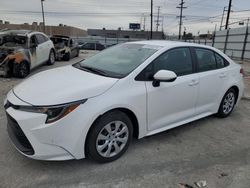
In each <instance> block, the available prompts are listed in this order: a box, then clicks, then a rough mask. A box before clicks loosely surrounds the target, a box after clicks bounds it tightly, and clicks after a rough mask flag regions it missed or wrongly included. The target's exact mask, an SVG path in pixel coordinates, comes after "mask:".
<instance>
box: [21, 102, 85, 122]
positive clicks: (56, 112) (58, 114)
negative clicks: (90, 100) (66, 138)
mask: <svg viewBox="0 0 250 188" xmlns="http://www.w3.org/2000/svg"><path fill="white" fill-rule="evenodd" d="M86 101H87V99H85V100H81V101H77V102H73V103H67V104H62V105H55V106H18V108H17V109H18V110H22V111H26V112H33V113H43V114H47V120H46V123H53V122H55V121H57V120H59V119H61V118H63V117H65V116H66V115H68V114H69V113H70V112H72V111H73V110H75V109H76V108H77V107H78V106H79V105H80V104H83V103H85V102H86Z"/></svg>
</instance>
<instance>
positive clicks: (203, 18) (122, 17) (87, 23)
mask: <svg viewBox="0 0 250 188" xmlns="http://www.w3.org/2000/svg"><path fill="white" fill-rule="evenodd" d="M180 1H181V0H154V1H153V2H154V6H153V7H154V9H153V10H154V21H156V20H157V10H158V7H160V13H159V15H160V16H159V19H160V22H161V25H160V26H159V30H160V31H161V30H162V29H163V30H164V32H165V33H166V34H169V35H172V34H175V35H177V34H178V29H179V28H178V24H179V18H177V16H178V15H179V14H180V10H179V9H177V8H176V7H177V6H178V4H179V3H180ZM228 3H229V0H185V4H184V6H186V7H187V8H185V9H184V10H183V15H184V16H185V17H184V18H183V27H182V29H183V30H184V29H185V30H186V32H187V33H189V32H191V33H193V34H194V35H197V34H198V33H208V32H210V33H211V32H213V31H214V29H215V27H217V30H218V29H219V28H220V22H221V17H222V12H223V8H224V7H225V6H228ZM44 10H45V20H46V25H58V24H60V23H63V24H66V25H70V26H74V27H78V28H81V29H85V30H87V29H90V28H92V29H93V28H97V29H102V28H106V29H117V28H119V27H121V28H122V29H124V30H125V29H128V28H129V23H141V24H142V27H143V25H144V18H145V30H150V0H45V1H44ZM232 10H233V12H232V14H231V19H230V23H234V22H238V21H240V20H244V19H247V18H248V17H250V1H249V0H233V7H232ZM225 16H226V14H225ZM0 19H1V20H4V21H10V22H11V23H32V22H42V14H41V1H40V0H0ZM224 21H225V19H224ZM162 23H163V24H162ZM245 23H246V21H245ZM224 24H225V23H224ZM224 24H223V25H224ZM216 25H217V26H216ZM230 27H239V25H238V24H232V25H230ZM155 29H156V22H154V30H155Z"/></svg>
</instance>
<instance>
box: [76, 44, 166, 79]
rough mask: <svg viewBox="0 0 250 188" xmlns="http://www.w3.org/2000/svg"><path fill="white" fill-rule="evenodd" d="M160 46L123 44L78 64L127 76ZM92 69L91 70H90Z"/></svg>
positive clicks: (119, 75) (107, 72) (82, 66)
mask: <svg viewBox="0 0 250 188" xmlns="http://www.w3.org/2000/svg"><path fill="white" fill-rule="evenodd" d="M160 48H161V47H159V46H152V45H144V44H132V43H130V44H121V45H118V46H114V47H112V48H108V49H106V50H104V51H102V52H100V53H98V54H97V55H95V56H92V57H90V58H89V59H86V60H84V61H82V62H80V63H78V64H77V65H76V67H77V68H85V69H86V68H87V69H88V70H89V71H93V70H95V73H96V72H97V71H98V72H99V73H100V72H102V73H103V74H104V73H105V75H106V76H109V77H117V78H122V77H125V76H127V75H128V74H129V73H130V72H132V71H133V70H134V69H135V68H136V67H138V66H139V65H140V64H142V63H143V62H144V61H145V60H146V59H148V58H149V57H150V56H152V55H153V54H154V53H155V52H156V51H158V49H160ZM90 69H91V70H90Z"/></svg>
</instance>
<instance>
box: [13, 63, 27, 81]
mask: <svg viewBox="0 0 250 188" xmlns="http://www.w3.org/2000/svg"><path fill="white" fill-rule="evenodd" d="M29 73H30V66H29V63H28V62H27V61H22V62H20V63H14V65H13V75H14V76H15V77H17V78H25V77H26V76H28V75H29Z"/></svg>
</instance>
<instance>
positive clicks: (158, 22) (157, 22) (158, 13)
mask: <svg viewBox="0 0 250 188" xmlns="http://www.w3.org/2000/svg"><path fill="white" fill-rule="evenodd" d="M160 9H161V7H160V6H159V7H158V11H157V20H156V31H158V28H159V26H160V20H159V18H160Z"/></svg>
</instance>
